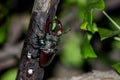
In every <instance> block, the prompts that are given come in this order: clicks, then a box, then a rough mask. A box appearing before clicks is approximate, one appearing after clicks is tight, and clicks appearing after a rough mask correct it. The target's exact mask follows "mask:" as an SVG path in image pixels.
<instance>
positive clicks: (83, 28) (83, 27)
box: [80, 21, 88, 30]
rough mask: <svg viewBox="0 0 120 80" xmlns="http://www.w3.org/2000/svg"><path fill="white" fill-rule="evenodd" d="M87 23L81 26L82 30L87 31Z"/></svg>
mask: <svg viewBox="0 0 120 80" xmlns="http://www.w3.org/2000/svg"><path fill="white" fill-rule="evenodd" d="M87 24H88V23H87V21H84V22H83V23H82V24H81V25H80V29H82V30H87Z"/></svg>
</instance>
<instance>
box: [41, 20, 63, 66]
mask: <svg viewBox="0 0 120 80" xmlns="http://www.w3.org/2000/svg"><path fill="white" fill-rule="evenodd" d="M61 34H62V24H61V22H60V21H59V20H58V19H56V18H55V19H54V20H52V21H48V20H47V21H46V26H45V38H44V39H41V40H40V43H41V44H42V45H41V47H40V50H41V51H40V52H41V53H40V56H39V65H40V66H42V67H45V66H47V65H49V64H50V63H51V61H52V60H53V58H54V56H55V54H56V51H57V44H58V41H59V39H60V36H61Z"/></svg>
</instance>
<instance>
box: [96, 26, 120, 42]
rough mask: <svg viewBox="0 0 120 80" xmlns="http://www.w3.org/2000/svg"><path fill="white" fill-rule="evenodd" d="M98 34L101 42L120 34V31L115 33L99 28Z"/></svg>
mask: <svg viewBox="0 0 120 80" xmlns="http://www.w3.org/2000/svg"><path fill="white" fill-rule="evenodd" d="M98 32H99V34H100V37H101V40H104V39H107V38H110V37H113V36H115V35H117V34H120V31H113V30H109V29H105V28H98Z"/></svg>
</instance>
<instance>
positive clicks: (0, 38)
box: [0, 27, 6, 43]
mask: <svg viewBox="0 0 120 80" xmlns="http://www.w3.org/2000/svg"><path fill="white" fill-rule="evenodd" d="M5 39H6V32H5V29H4V27H1V28H0V43H3V42H4V41H5Z"/></svg>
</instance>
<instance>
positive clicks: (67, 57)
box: [61, 34, 83, 67]
mask: <svg viewBox="0 0 120 80" xmlns="http://www.w3.org/2000/svg"><path fill="white" fill-rule="evenodd" d="M79 37H80V36H77V35H75V34H73V35H71V36H70V37H69V38H68V37H67V41H66V42H65V43H64V46H63V54H61V61H62V62H63V63H64V64H66V65H72V66H75V67H79V66H81V64H82V63H83V59H82V55H81V54H80V48H79V46H80V40H79Z"/></svg>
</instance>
